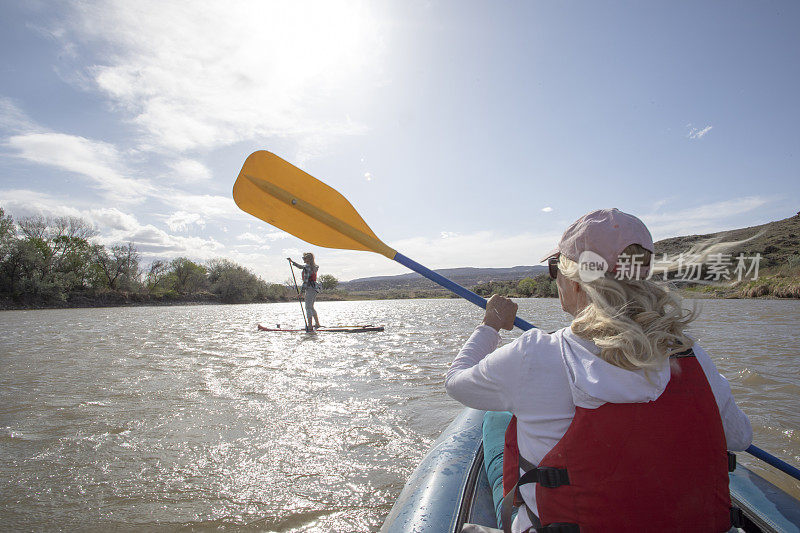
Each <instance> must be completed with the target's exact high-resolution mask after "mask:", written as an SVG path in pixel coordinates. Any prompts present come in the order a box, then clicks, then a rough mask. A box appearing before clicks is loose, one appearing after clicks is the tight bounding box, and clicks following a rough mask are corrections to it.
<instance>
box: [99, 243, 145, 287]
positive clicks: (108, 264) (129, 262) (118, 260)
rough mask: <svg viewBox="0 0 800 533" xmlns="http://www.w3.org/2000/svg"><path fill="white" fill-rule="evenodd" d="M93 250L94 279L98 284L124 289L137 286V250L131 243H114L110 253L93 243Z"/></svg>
mask: <svg viewBox="0 0 800 533" xmlns="http://www.w3.org/2000/svg"><path fill="white" fill-rule="evenodd" d="M93 252H94V271H95V274H96V277H95V279H96V283H97V284H98V285H99V286H101V287H108V288H109V289H111V290H124V291H131V290H135V289H136V288H138V283H139V274H140V272H139V252H138V251H137V250H136V248H135V247H134V246H133V243H131V242H129V243H128V244H125V245H122V244H117V245H114V246H112V247H111V250H110V253H109V250H106V249H105V247H103V246H100V245H95V246H94V247H93Z"/></svg>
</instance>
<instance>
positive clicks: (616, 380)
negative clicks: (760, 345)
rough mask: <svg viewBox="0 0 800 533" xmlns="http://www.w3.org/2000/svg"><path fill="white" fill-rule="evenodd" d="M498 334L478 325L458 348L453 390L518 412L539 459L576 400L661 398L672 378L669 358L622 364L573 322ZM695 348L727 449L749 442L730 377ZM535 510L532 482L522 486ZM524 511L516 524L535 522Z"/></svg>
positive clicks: (525, 453) (520, 439)
mask: <svg viewBox="0 0 800 533" xmlns="http://www.w3.org/2000/svg"><path fill="white" fill-rule="evenodd" d="M499 342H500V335H499V334H498V333H497V331H495V330H494V329H493V328H491V327H489V326H483V325H482V326H478V328H476V329H475V331H474V332H473V333H472V336H470V338H469V340H467V342H466V344H464V346H463V348H461V351H460V352H459V354H458V356H456V358H455V360H454V361H453V363H452V364H451V365H450V369H449V370H448V372H447V377H446V378H445V389H446V390H447V393H448V394H449V395H450V396H451V397H453V398H454V399H456V400H458V401H459V402H461V403H462V404H464V405H466V406H468V407H472V408H474V409H484V410H487V411H511V412H512V413H513V414H515V415H516V416H517V445H518V446H519V451H520V455H521V456H522V457H525V458H526V459H527V460H529V461H531V462H532V463H534V464H538V463H539V462H540V461H541V460H542V458H543V457H544V456H545V455H546V454H547V453H548V452H549V451H550V450H551V449H552V448H553V447H554V446H555V445H556V443H557V442H558V441H559V440H560V439H561V437H563V436H564V434H565V433H566V431H567V428H568V427H569V425H570V423H571V422H572V418H573V416H574V415H575V406H579V407H584V408H587V409H594V408H597V407H599V406H601V405H603V404H604V403H607V402H612V403H635V402H648V401H652V400H656V399H657V398H658V397H659V396H660V395H661V393H662V392H664V389H665V388H666V386H667V383H668V382H669V378H670V368H669V365H668V364H665V365H664V367H663V368H662V369H661V370H659V371H658V372H655V373H653V372H651V374H650V376H649V377H650V380H648V379H647V378H646V377H645V375H644V372H643V371H630V370H624V369H621V368H619V367H616V366H614V365H611V364H610V363H607V362H605V361H603V360H602V359H600V358H599V357H597V355H598V354H599V353H600V349H599V348H598V347H597V346H596V345H595V344H594V343H593V342H592V341H589V340H586V339H583V338H581V337H578V336H577V335H575V334H574V333H572V330H571V329H570V328H569V327H567V328H563V329H560V330H558V331H556V332H554V333H552V334H548V333H544V332H542V331H541V330H538V329H532V330H530V331H527V332H525V333H523V334H522V335H521V336H520V337H519V338H517V339H516V340H515V341H514V342H512V343H509V344H506V345H504V346H502V347H500V348H497V345H498V343H499ZM693 349H694V354H695V356H696V358H697V361H698V362H699V363H700V366H701V367H702V369H703V373H704V374H705V376H706V379H707V380H708V383H709V385H710V386H711V391H712V392H713V394H714V399H715V400H716V402H717V407H718V408H719V412H720V416H721V418H722V425H723V428H724V430H725V439H726V441H727V446H728V449H729V450H733V451H737V450H744V449H745V448H747V447H748V446H749V445H750V443H751V441H752V438H753V430H752V427H751V425H750V420H749V419H748V418H747V416H746V415H745V414H744V413H743V412H742V411H741V410H740V409H739V407H738V406H737V405H736V402H735V401H734V400H733V395H732V394H731V388H730V384H729V383H728V381H727V380H726V379H725V378H724V377H723V376H721V375H720V373H719V372H718V371H717V367H716V366H715V365H714V362H713V361H711V358H710V357H709V355H708V354H707V353H706V352H705V350H703V349H702V348H701V347H700V346H699V345H698V344H695V345H694V347H693ZM520 493H521V494H522V498H523V500H525V502H526V504H527V505H529V506H530V507H531V509H532V510H533V511H534V512H536V497H535V488H534V485H533V484H529V485H524V486H522V487H521V489H520ZM530 525H531V524H530V521H529V520H528V516H527V513H526V512H520V513H517V518H516V520H515V521H514V524H513V526H512V529H513V531H524V530H526V529H527V528H528V527H530Z"/></svg>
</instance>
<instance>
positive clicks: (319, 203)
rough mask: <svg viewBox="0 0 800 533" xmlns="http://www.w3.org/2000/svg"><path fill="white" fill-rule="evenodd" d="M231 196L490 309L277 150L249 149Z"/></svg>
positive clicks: (296, 230)
mask: <svg viewBox="0 0 800 533" xmlns="http://www.w3.org/2000/svg"><path fill="white" fill-rule="evenodd" d="M233 199H234V201H235V202H236V205H238V206H239V207H240V208H241V209H242V210H243V211H246V212H248V213H250V214H251V215H253V216H255V217H257V218H260V219H261V220H263V221H264V222H267V223H269V224H272V225H273V226H275V227H277V228H280V229H282V230H284V231H286V232H287V233H291V234H292V235H294V236H295V237H297V238H298V239H302V240H304V241H306V242H308V243H310V244H315V245H317V246H323V247H325V248H338V249H342V250H360V251H367V252H376V253H379V254H381V255H383V256H386V257H388V258H389V259H392V260H394V261H397V262H398V263H400V264H401V265H403V266H405V267H408V268H410V269H411V270H413V271H414V272H417V273H419V274H422V275H423V276H425V277H426V278H428V279H429V280H431V281H434V282H436V283H438V284H439V285H441V286H442V287H444V288H446V289H448V290H450V291H452V292H454V293H455V294H457V295H458V296H461V297H462V298H465V299H467V300H469V301H470V302H472V303H474V304H476V305H479V306H481V307H483V308H484V309H486V300H485V299H484V298H481V297H480V296H478V295H477V294H475V293H474V292H472V291H471V290H469V289H466V288H464V287H462V286H461V285H459V284H457V283H454V282H453V281H450V280H449V279H447V278H445V277H444V276H442V275H440V274H437V273H436V272H434V271H433V270H430V269H429V268H426V267H424V266H422V265H420V264H419V263H417V262H416V261H413V260H412V259H409V258H408V257H406V256H404V255H403V254H401V253H399V252H397V251H396V250H393V249H392V248H390V247H389V246H387V245H386V244H384V243H383V242H381V240H380V239H378V237H377V236H376V235H375V233H373V231H372V230H371V229H370V228H369V226H367V223H366V222H364V219H362V218H361V215H359V214H358V213H357V212H356V210H355V208H353V206H352V205H351V204H350V202H348V201H347V199H346V198H345V197H344V196H342V195H341V194H339V192H337V191H336V190H335V189H333V188H331V187H329V186H327V185H325V184H324V183H322V182H321V181H319V180H318V179H316V178H314V177H313V176H311V175H309V174H307V173H305V172H303V171H302V170H300V169H299V168H297V167H295V166H294V165H292V164H291V163H288V162H286V161H284V160H283V159H281V158H280V157H278V156H276V155H275V154H273V153H270V152H267V151H264V150H259V151H258V152H253V153H252V154H250V156H249V157H248V158H247V160H245V162H244V166H242V171H241V172H239V176H238V177H237V178H236V183H234V185H233ZM514 325H515V326H517V327H518V328H520V329H521V330H523V331H525V330H529V329H531V328H533V327H534V326H533V325H532V324H529V323H528V322H526V321H524V320H522V319H521V318H519V317H516V318H515V319H514Z"/></svg>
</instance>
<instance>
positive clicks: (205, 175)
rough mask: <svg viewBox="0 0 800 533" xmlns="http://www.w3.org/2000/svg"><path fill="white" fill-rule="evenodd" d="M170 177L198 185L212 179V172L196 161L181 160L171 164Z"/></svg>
mask: <svg viewBox="0 0 800 533" xmlns="http://www.w3.org/2000/svg"><path fill="white" fill-rule="evenodd" d="M169 166H170V168H171V169H172V172H171V173H170V175H169V176H170V177H171V178H172V179H174V180H176V181H180V182H184V183H197V182H203V181H208V180H210V179H211V177H212V176H211V170H209V168H208V167H207V166H205V165H204V164H203V163H201V162H200V161H197V160H195V159H180V160H178V161H173V162H172V163H170V164H169Z"/></svg>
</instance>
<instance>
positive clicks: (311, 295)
mask: <svg viewBox="0 0 800 533" xmlns="http://www.w3.org/2000/svg"><path fill="white" fill-rule="evenodd" d="M287 259H289V262H290V263H292V264H293V265H294V266H296V267H297V268H301V269H303V273H302V276H303V286H302V287H301V288H300V291H301V292H304V293H305V296H306V320H307V321H308V323H307V324H306V331H311V330H312V328H318V327H320V325H319V316H317V310H316V309H314V302H315V301H316V300H317V293H319V285H317V271H318V270H319V265H317V264H316V263H315V262H314V254H312V253H311V252H306V253H304V254H303V263H304V264H302V265H301V264H300V263H295V262H294V261H292V259H291V257H287ZM312 317H313V319H314V321H313V326H312V321H311V319H312Z"/></svg>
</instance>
